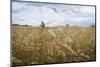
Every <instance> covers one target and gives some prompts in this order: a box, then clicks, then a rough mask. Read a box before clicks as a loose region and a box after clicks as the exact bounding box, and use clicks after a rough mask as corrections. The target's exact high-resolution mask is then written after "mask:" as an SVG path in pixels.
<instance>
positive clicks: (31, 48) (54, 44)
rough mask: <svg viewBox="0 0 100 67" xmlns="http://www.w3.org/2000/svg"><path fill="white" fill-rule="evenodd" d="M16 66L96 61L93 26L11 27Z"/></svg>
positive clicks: (13, 59)
mask: <svg viewBox="0 0 100 67" xmlns="http://www.w3.org/2000/svg"><path fill="white" fill-rule="evenodd" d="M12 57H13V58H12V61H13V64H15V65H28V64H48V63H64V62H77V61H95V60H96V44H95V28H94V27H53V28H49V27H46V28H44V29H42V28H40V27H28V26H12Z"/></svg>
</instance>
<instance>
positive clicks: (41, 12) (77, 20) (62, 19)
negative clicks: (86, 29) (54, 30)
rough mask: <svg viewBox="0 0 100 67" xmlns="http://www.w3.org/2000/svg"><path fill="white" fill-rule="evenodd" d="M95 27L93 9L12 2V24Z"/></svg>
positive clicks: (77, 6) (92, 7) (91, 7)
mask: <svg viewBox="0 0 100 67" xmlns="http://www.w3.org/2000/svg"><path fill="white" fill-rule="evenodd" d="M41 21H43V22H44V23H45V25H46V26H65V25H66V24H69V25H70V26H90V25H95V7H94V6H79V5H68V4H66V5H65V4H52V3H35V2H17V1H12V23H13V24H20V25H32V26H40V24H41Z"/></svg>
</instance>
